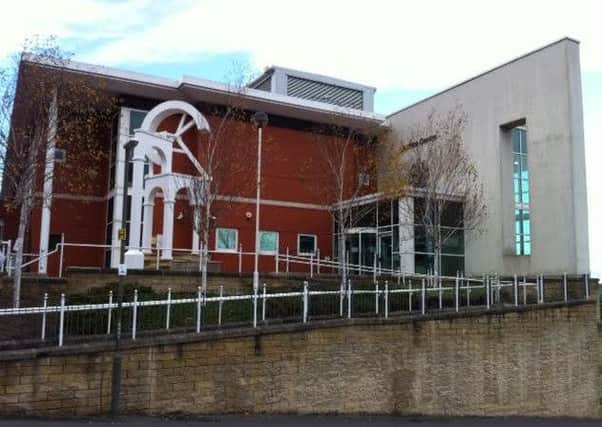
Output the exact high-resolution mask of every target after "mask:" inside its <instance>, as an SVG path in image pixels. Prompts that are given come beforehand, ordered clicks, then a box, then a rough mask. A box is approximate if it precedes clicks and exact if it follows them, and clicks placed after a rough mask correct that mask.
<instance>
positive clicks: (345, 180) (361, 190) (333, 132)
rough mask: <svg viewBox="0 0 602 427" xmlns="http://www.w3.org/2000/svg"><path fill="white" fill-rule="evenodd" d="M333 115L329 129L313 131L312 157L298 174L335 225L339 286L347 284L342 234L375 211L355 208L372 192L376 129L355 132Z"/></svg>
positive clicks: (322, 127)
mask: <svg viewBox="0 0 602 427" xmlns="http://www.w3.org/2000/svg"><path fill="white" fill-rule="evenodd" d="M340 122H341V120H340V117H338V116H336V115H333V117H332V123H334V124H330V125H321V126H316V127H315V128H314V130H313V138H312V140H313V145H314V150H312V151H313V152H315V153H316V154H315V156H314V157H312V158H311V159H310V161H309V164H308V165H305V166H304V170H303V171H302V172H301V174H302V175H305V180H306V181H307V182H308V183H309V185H310V187H312V191H314V192H315V194H318V195H319V196H320V199H321V200H322V203H324V204H327V205H330V206H331V209H330V210H329V212H330V214H331V215H332V218H333V220H334V222H335V224H336V230H335V233H336V239H337V254H336V257H337V259H338V261H339V275H340V278H341V284H342V285H344V284H345V283H346V282H347V274H348V263H347V248H346V239H345V234H346V232H347V230H348V229H349V228H351V227H353V226H354V224H355V223H356V222H357V220H358V219H360V218H361V217H363V216H364V215H367V214H368V213H369V211H370V210H372V209H374V205H373V204H368V205H358V203H357V202H358V199H359V198H360V197H361V196H363V195H366V194H369V193H370V192H372V191H374V189H375V183H376V182H375V181H376V176H375V171H376V163H375V161H376V157H375V155H374V154H375V153H374V146H373V145H374V144H375V143H376V137H374V136H370V135H374V134H375V133H377V129H367V130H366V129H364V130H359V129H354V128H350V127H347V126H344V125H342V124H337V123H340Z"/></svg>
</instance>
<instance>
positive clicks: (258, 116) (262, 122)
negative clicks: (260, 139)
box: [251, 111, 268, 129]
mask: <svg viewBox="0 0 602 427" xmlns="http://www.w3.org/2000/svg"><path fill="white" fill-rule="evenodd" d="M251 121H252V122H253V124H254V125H255V126H256V127H257V128H259V129H263V128H264V127H266V126H267V125H268V115H267V114H266V113H264V112H263V111H258V112H256V113H255V114H253V117H252V118H251Z"/></svg>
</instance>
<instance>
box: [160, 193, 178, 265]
mask: <svg viewBox="0 0 602 427" xmlns="http://www.w3.org/2000/svg"><path fill="white" fill-rule="evenodd" d="M175 204H176V202H175V201H174V200H164V201H163V237H162V240H161V245H162V247H163V250H162V251H161V259H172V255H171V254H172V248H173V221H174V209H175Z"/></svg>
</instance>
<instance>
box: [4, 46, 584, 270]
mask: <svg viewBox="0 0 602 427" xmlns="http://www.w3.org/2000/svg"><path fill="white" fill-rule="evenodd" d="M26 63H27V64H28V65H30V66H36V62H35V59H31V58H30V60H29V62H27V61H26ZM66 71H67V72H69V73H73V74H74V75H85V76H87V77H89V78H91V79H93V80H95V81H98V82H99V83H102V85H103V87H104V88H105V89H106V90H107V91H109V92H111V93H112V94H115V95H116V96H118V98H119V100H120V111H119V115H118V118H117V119H116V120H115V122H114V123H112V124H111V126H110V128H111V131H110V132H107V134H106V135H104V136H103V137H101V138H99V140H98V144H100V145H101V146H102V147H103V148H104V150H106V153H107V156H106V160H105V161H104V162H101V164H99V165H97V168H98V173H97V174H96V176H95V178H94V183H93V184H94V185H92V189H91V190H90V191H89V192H86V193H85V194H80V193H74V192H71V191H67V190H66V189H65V188H62V187H61V182H62V179H64V178H65V177H62V178H61V173H63V172H62V171H61V167H60V164H57V165H58V166H57V169H56V172H55V177H56V179H55V180H54V183H51V185H52V192H51V194H52V196H51V198H50V199H51V202H52V203H51V204H50V203H45V204H44V208H41V207H38V208H36V209H35V210H34V213H33V215H32V221H31V228H30V230H29V233H28V242H27V248H28V252H30V253H34V254H38V253H39V254H40V255H41V258H40V262H39V269H38V270H39V271H40V272H41V273H46V272H47V273H48V274H56V273H57V271H58V269H59V257H58V256H57V254H56V253H54V254H52V255H49V256H46V254H47V253H49V251H50V252H51V251H53V249H54V248H55V247H56V244H57V243H58V242H60V241H61V239H62V238H63V239H64V241H65V242H67V245H65V250H64V266H85V267H113V268H115V267H116V266H117V264H118V252H119V251H118V244H119V240H118V230H119V229H120V228H121V212H122V203H121V196H122V194H123V191H124V187H127V188H128V189H129V190H128V194H129V200H130V202H129V205H130V209H129V211H130V212H129V221H128V224H126V226H127V228H128V230H129V233H128V235H129V242H128V244H129V248H130V249H134V250H138V251H140V252H141V253H145V258H146V263H147V266H148V264H149V262H152V261H153V260H154V259H155V258H156V254H155V255H153V254H152V253H151V251H152V249H153V248H154V247H156V244H157V241H159V242H160V245H161V249H162V250H161V253H160V258H161V259H163V260H165V261H169V260H172V259H177V258H178V257H183V256H189V255H190V254H197V253H198V250H199V237H198V234H197V233H195V232H194V230H193V227H192V221H193V216H194V213H193V209H192V207H191V205H190V197H188V196H187V189H186V188H187V184H186V183H187V179H188V178H186V177H187V176H202V174H203V171H204V162H205V161H206V159H204V158H203V147H204V146H205V145H206V144H207V143H208V140H209V138H211V135H214V134H215V132H217V131H218V129H220V123H222V122H223V119H224V115H225V114H226V113H225V112H226V111H227V109H228V106H229V105H232V103H235V104H237V105H238V106H241V107H242V110H244V111H245V112H246V115H245V116H244V117H240V118H237V120H236V135H235V136H233V137H231V138H224V141H225V142H224V144H223V150H224V151H223V153H222V155H223V156H225V158H227V159H228V162H229V163H230V164H231V165H232V167H231V171H230V173H228V172H227V168H226V169H224V170H222V172H221V173H222V174H223V176H222V178H221V179H222V180H223V182H224V183H225V184H224V186H223V187H224V193H223V194H220V195H219V196H220V197H218V198H217V199H216V202H215V203H216V208H217V211H219V214H217V215H215V218H212V221H214V224H213V227H212V233H211V235H210V239H209V250H210V252H211V260H212V264H213V265H214V267H215V268H220V269H221V270H222V271H225V272H236V271H239V270H241V271H243V272H251V271H252V270H253V257H252V256H251V255H252V252H253V250H254V249H253V248H254V246H255V205H254V203H255V186H254V182H255V176H256V167H255V164H256V162H257V150H256V148H257V129H256V128H255V127H254V126H253V124H252V123H251V121H250V120H249V119H250V117H251V116H252V114H253V113H254V112H257V111H263V112H265V113H267V114H268V116H269V124H268V126H267V128H265V129H264V130H263V137H264V151H263V158H262V187H261V189H262V195H261V203H260V205H261V215H260V229H261V236H260V242H261V243H260V254H261V255H260V271H261V272H272V271H275V270H277V269H278V268H277V267H276V264H277V263H278V261H279V260H278V256H282V255H284V254H286V253H288V254H290V255H293V256H300V257H308V258H309V257H312V256H313V257H316V258H320V259H321V260H324V261H327V260H330V259H333V258H335V257H336V254H335V241H336V239H335V234H336V225H335V224H334V222H333V219H332V216H331V214H330V213H329V210H330V209H332V206H333V203H334V202H335V201H336V200H328V199H325V198H324V197H323V195H322V193H321V192H320V191H316V188H319V187H320V186H323V185H326V184H325V182H324V179H325V175H324V173H323V170H321V166H320V163H319V162H316V161H315V159H316V158H318V157H319V156H320V150H319V149H318V148H317V145H316V143H315V139H316V128H321V129H327V128H328V127H331V126H334V125H336V126H337V127H342V128H345V129H353V130H354V132H356V133H357V134H358V135H360V137H359V138H358V142H357V143H358V144H364V146H365V147H371V146H372V145H371V143H372V142H374V141H378V137H379V135H380V133H381V132H382V130H383V129H385V128H386V129H390V130H392V131H393V133H394V134H396V133H401V132H402V131H403V130H404V129H406V128H407V127H409V126H411V125H412V123H416V122H419V121H420V120H424V118H425V117H427V116H428V114H429V111H431V110H432V109H433V108H436V109H439V110H440V111H445V110H446V109H449V108H451V106H453V105H454V104H458V103H460V104H461V105H462V106H463V108H464V110H465V111H466V112H467V114H468V116H469V124H468V128H467V130H466V133H465V138H464V140H465V145H466V148H467V151H468V152H469V154H470V155H471V156H472V158H473V159H474V160H475V163H476V165H477V168H478V169H479V173H480V175H481V177H482V180H483V185H484V192H485V197H486V201H487V205H488V207H489V209H488V210H489V216H488V219H487V221H486V227H485V231H484V233H483V234H482V235H481V236H479V237H477V238H475V239H473V240H469V239H468V238H465V236H464V234H463V232H461V233H459V235H458V238H456V239H454V240H453V241H452V242H450V244H449V245H448V247H447V248H444V249H445V250H444V252H445V253H444V254H443V262H442V267H441V268H442V270H443V272H444V273H450V274H455V272H456V271H458V270H460V271H466V272H467V273H469V274H480V273H484V272H489V271H498V272H501V273H533V272H538V273H559V272H565V271H566V272H570V273H586V272H588V270H589V251H588V241H587V239H588V238H587V199H586V184H585V167H584V157H585V155H584V143H583V118H582V100H581V82H580V68H579V50H578V43H577V42H575V41H574V40H571V39H563V40H560V41H558V42H555V43H552V44H550V45H548V46H545V47H543V48H541V49H538V50H536V51H533V52H530V53H528V54H526V55H524V56H521V57H519V58H516V59H514V60H512V61H510V62H508V63H506V64H503V65H501V66H499V67H496V68H494V69H492V70H489V71H486V72H484V73H482V74H481V75H479V76H477V77H475V78H473V79H469V80H467V81H465V82H462V83H460V84H458V85H456V86H454V87H452V88H450V89H447V90H445V91H442V92H440V93H438V94H436V95H434V96H432V97H429V98H427V99H425V100H423V101H420V102H418V103H416V104H414V105H412V106H409V107H406V108H404V109H402V110H400V111H398V112H396V113H393V114H392V115H390V116H388V117H385V116H383V115H380V114H376V113H374V112H373V104H374V93H375V89H374V88H372V87H367V86H363V85H359V84H356V83H350V82H346V81H342V80H338V79H334V78H330V77H325V76H320V75H315V74H310V73H303V72H299V71H295V70H289V69H285V68H280V67H272V68H269V69H268V70H266V72H265V73H264V74H262V75H261V76H260V77H259V78H258V79H256V80H255V81H253V82H252V83H251V84H250V85H249V86H247V87H244V88H240V89H236V90H233V89H232V87H229V86H228V85H223V84H219V83H215V82H210V81H206V80H201V79H198V78H194V77H187V76H184V77H183V78H182V79H181V80H179V81H175V80H169V79H163V78H158V77H151V76H147V75H141V74H136V73H131V72H126V71H122V70H116V69H111V68H107V67H102V66H93V65H88V64H82V63H76V62H69V63H68V64H67V65H66ZM321 133H322V134H324V133H325V134H326V136H325V137H324V135H322V137H323V138H325V139H324V141H327V140H328V138H330V140H331V141H335V140H336V138H338V137H339V136H338V135H336V134H334V133H332V134H329V133H328V132H321ZM130 139H136V140H138V146H137V147H136V151H135V152H134V157H133V161H132V165H131V166H129V170H130V173H129V178H128V182H127V183H124V179H123V172H122V171H123V168H124V162H125V151H124V149H123V147H124V145H125V144H126V143H127V142H128V141H129V140H130ZM324 141H322V142H324ZM527 146H528V147H529V148H528V150H527ZM57 148H60V147H57ZM355 154H357V152H355ZM66 159H67V160H66V161H69V153H66ZM361 161H362V158H359V159H358V158H349V159H347V160H346V162H348V163H349V164H348V165H347V170H348V179H352V180H358V181H360V180H361V182H362V183H364V187H365V188H363V189H362V191H361V193H362V194H361V195H362V197H360V198H359V199H358V200H357V201H356V203H357V204H358V205H367V204H371V205H373V206H374V209H373V210H372V213H371V214H370V215H368V216H366V218H363V219H361V220H360V221H357V224H356V226H354V227H352V228H350V229H346V230H345V231H344V232H345V238H346V241H347V250H348V252H349V255H348V256H349V261H350V262H351V263H352V264H354V265H358V266H366V267H370V266H372V265H373V264H374V262H375V260H377V261H376V262H377V263H378V265H379V266H381V267H382V268H384V269H392V270H395V271H400V270H401V271H406V272H410V273H411V272H424V271H426V270H427V269H428V268H432V264H433V261H432V260H433V253H432V252H433V251H432V247H429V245H428V244H425V242H424V241H423V239H420V238H419V236H418V231H417V229H416V228H415V226H414V224H413V223H412V221H410V223H409V224H401V222H402V221H401V220H400V212H401V210H400V207H399V206H400V204H401V203H402V202H403V203H405V201H404V200H402V201H399V200H386V199H384V198H383V196H382V194H381V193H379V188H378V183H377V182H376V177H377V176H378V174H377V173H375V174H374V175H372V176H365V174H358V173H357V172H358V170H356V169H354V165H357V164H358V163H361ZM517 164H518V165H519V166H518V168H517V166H516V165H517ZM360 175H361V176H360ZM124 184H127V185H124ZM556 195H562V197H560V198H559V197H555V196H556ZM549 212H554V213H555V215H548V214H547V213H549ZM6 221H7V226H6V238H9V239H14V237H15V234H16V231H15V230H16V229H15V225H14V223H11V221H10V220H9V218H6ZM404 227H405V228H406V229H409V231H410V233H409V235H411V238H410V239H405V240H404V239H400V235H408V233H404V232H403V231H404ZM406 231H407V230H406ZM75 243H79V244H84V246H79V247H75V246H69V244H75ZM427 243H428V242H427ZM92 245H95V246H92ZM141 259H142V258H140V257H138V258H137V259H134V258H131V260H130V261H128V262H131V265H132V266H137V267H140V266H142V264H144V261H142V264H141V261H140V260H141ZM46 260H47V263H46ZM46 264H47V265H46ZM289 267H290V268H291V270H296V271H307V269H308V268H309V267H308V266H307V265H305V264H300V263H297V264H295V265H294V266H289ZM279 268H280V269H281V271H282V269H283V268H284V265H283V264H279Z"/></svg>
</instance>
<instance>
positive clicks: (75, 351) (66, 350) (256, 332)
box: [0, 300, 596, 361]
mask: <svg viewBox="0 0 602 427" xmlns="http://www.w3.org/2000/svg"><path fill="white" fill-rule="evenodd" d="M595 304H596V301H595V300H589V301H586V300H579V301H569V302H567V303H565V302H552V303H544V304H538V305H527V306H518V307H515V306H501V307H500V306H497V307H496V306H492V307H491V308H490V309H489V310H487V309H485V308H483V307H478V308H474V309H472V310H466V309H465V310H462V311H460V312H457V313H456V312H455V311H453V309H450V311H446V312H432V313H428V312H427V313H426V314H425V315H422V314H419V313H418V314H411V315H410V314H408V315H402V316H391V317H389V318H388V319H385V318H384V317H368V316H367V317H358V318H352V319H346V318H345V319H325V320H312V321H310V322H308V323H278V324H268V325H259V326H258V327H257V328H255V329H254V328H252V327H239V328H225V329H215V330H206V331H202V332H201V333H198V334H197V333H196V332H185V333H171V334H169V333H161V334H160V335H154V336H147V337H139V338H138V339H136V340H131V339H128V338H123V339H122V344H121V348H122V350H123V351H126V350H132V349H138V348H147V347H152V346H166V345H179V344H188V343H196V342H210V341H217V340H222V339H235V338H249V337H256V338H260V337H261V336H264V335H275V334H283V333H302V332H307V331H312V330H315V329H330V328H343V327H350V326H383V325H397V324H408V323H413V324H415V323H421V322H428V321H437V320H455V319H463V318H474V317H481V316H482V317H485V318H489V319H490V318H492V317H494V316H504V315H506V314H511V313H526V312H534V311H545V310H548V309H556V308H563V307H567V308H568V307H573V306H580V305H595ZM114 349H115V345H114V341H113V340H105V341H101V342H98V341H97V342H89V343H79V344H70V345H65V346H63V347H58V346H56V347H38V348H30V349H18V350H5V351H0V361H25V360H32V359H40V358H45V357H63V356H75V355H82V354H92V353H103V352H112V351H113V350H114Z"/></svg>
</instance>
